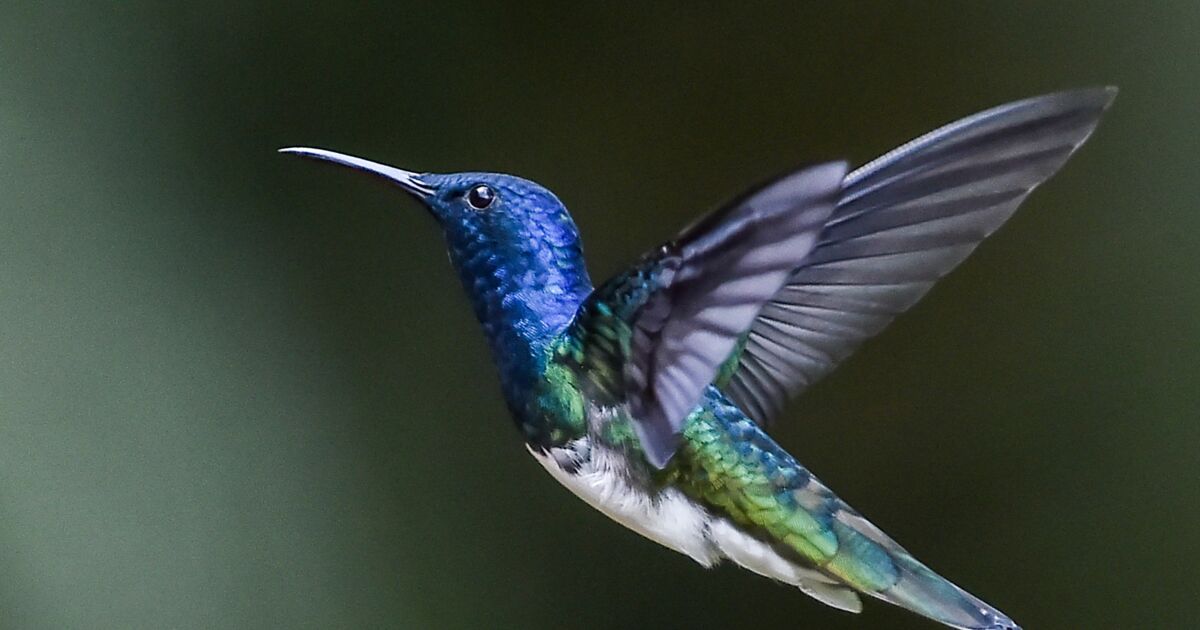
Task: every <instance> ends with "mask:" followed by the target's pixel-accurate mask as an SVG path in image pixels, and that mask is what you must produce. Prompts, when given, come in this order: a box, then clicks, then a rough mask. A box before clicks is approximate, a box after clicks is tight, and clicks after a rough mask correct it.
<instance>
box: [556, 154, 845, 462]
mask: <svg viewBox="0 0 1200 630" xmlns="http://www.w3.org/2000/svg"><path fill="white" fill-rule="evenodd" d="M845 174H846V165H845V164H844V163H831V164H824V165H820V166H815V167H812V168H808V169H805V170H801V171H797V172H794V173H791V174H789V175H786V176H784V177H782V178H779V179H776V180H774V181H773V182H771V183H769V184H767V185H766V186H764V187H762V188H760V189H758V190H756V191H754V192H752V193H750V194H748V195H746V196H744V197H742V198H741V199H739V200H737V201H735V202H733V203H731V204H729V205H727V206H725V207H723V208H721V209H720V210H718V211H716V212H714V213H712V214H710V215H708V216H706V217H704V218H702V219H701V220H700V221H699V222H697V223H696V224H694V225H692V226H691V227H689V228H688V229H686V230H684V231H683V233H681V234H680V235H679V237H678V238H677V239H676V240H674V241H672V242H671V243H668V244H666V245H664V246H663V247H661V248H659V249H658V250H656V251H655V252H653V253H651V254H649V255H647V256H645V257H644V258H643V259H642V260H641V261H640V262H639V263H638V264H637V265H636V266H635V267H634V268H633V269H632V270H630V271H628V272H626V273H624V274H622V275H620V276H617V277H615V278H613V279H612V280H609V281H608V282H606V283H605V284H604V285H602V286H601V287H599V288H598V289H596V291H595V292H593V293H592V295H591V296H589V297H588V299H587V300H586V301H585V302H584V304H583V305H582V306H580V310H579V313H578V314H577V315H576V318H575V321H574V324H573V325H572V329H571V331H570V334H569V339H571V340H572V341H573V342H575V346H574V348H575V351H576V356H575V359H576V361H577V364H578V365H579V366H580V368H581V373H582V374H583V375H584V376H586V377H587V379H588V381H589V382H590V383H592V385H593V386H595V389H597V390H599V391H598V393H600V394H602V395H606V397H607V400H608V401H610V402H611V403H612V404H619V403H620V402H626V403H628V405H629V411H630V415H631V416H632V418H633V424H634V429H635V430H636V432H637V435H638V437H639V438H640V439H641V444H642V447H643V449H644V450H645V453H646V458H647V459H648V460H649V461H650V462H651V463H652V464H654V465H655V466H658V467H660V468H661V467H662V466H663V465H665V464H666V462H667V460H668V459H670V457H671V455H672V454H673V453H674V452H675V448H676V446H677V445H678V442H679V432H680V427H681V426H682V425H683V422H684V420H685V419H686V418H687V416H688V414H690V413H691V411H692V410H693V409H694V408H695V407H696V405H697V404H698V403H699V401H700V398H701V396H702V394H703V392H704V389H705V388H706V387H708V386H709V384H711V383H712V382H713V380H714V378H715V377H716V374H717V371H718V369H719V368H720V367H721V365H722V363H724V362H725V361H726V360H727V359H728V358H729V356H730V355H731V353H732V352H733V350H734V347H735V346H736V345H737V343H738V341H739V339H740V338H741V337H742V335H743V334H744V333H745V332H746V330H747V329H748V328H750V324H751V323H752V322H753V321H754V318H755V316H757V315H758V312H759V309H761V308H762V306H763V304H764V303H766V302H767V301H768V300H770V299H771V297H772V296H774V295H776V294H777V293H778V292H779V289H780V288H781V287H782V286H783V284H784V283H785V282H786V281H787V279H788V276H789V275H790V274H791V272H792V270H794V269H795V268H796V266H797V265H798V264H800V261H801V260H803V259H804V257H805V256H807V255H808V254H809V252H810V251H811V250H812V246H813V244H814V243H815V242H816V239H817V234H818V233H819V232H820V230H821V227H822V226H823V225H825V223H826V221H827V220H828V219H829V216H830V214H831V213H832V212H833V208H834V205H835V203H836V201H837V199H838V194H839V193H840V191H841V186H842V181H843V179H844V178H845Z"/></svg>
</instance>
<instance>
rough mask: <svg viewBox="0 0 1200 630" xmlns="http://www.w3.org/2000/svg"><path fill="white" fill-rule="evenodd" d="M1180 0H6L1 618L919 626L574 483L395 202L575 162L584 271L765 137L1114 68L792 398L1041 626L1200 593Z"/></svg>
mask: <svg viewBox="0 0 1200 630" xmlns="http://www.w3.org/2000/svg"><path fill="white" fill-rule="evenodd" d="M1197 33H1200V4H1197V3H1195V2H1191V1H1183V0H1180V1H1176V2H1156V3H1125V4H1122V5H1118V4H1115V3H1114V4H1110V3H1097V2H1069V3H1068V2H1058V3H1053V4H1052V5H1051V6H1046V4H1045V3H1030V2H1026V3H1011V2H1010V3H983V2H979V3H957V2H940V3H935V2H922V3H902V4H901V3H895V4H893V3H841V4H840V5H834V4H832V3H829V4H823V5H820V6H809V7H790V8H785V7H784V6H783V5H755V4H748V5H746V4H742V5H738V6H736V8H734V7H733V6H730V7H727V8H712V7H702V6H690V5H689V6H684V5H680V6H678V7H675V8H668V7H662V8H651V7H646V6H636V7H635V6H626V7H612V6H609V7H603V8H601V7H599V6H596V7H593V8H590V9H589V8H575V9H569V10H568V9H566V8H564V7H563V6H561V5H560V4H559V3H552V2H546V3H543V4H542V5H540V6H536V5H533V4H526V5H522V6H516V5H512V6H507V5H504V4H486V3H476V2H465V3H463V2H443V3H438V4H429V5H419V6H417V5H414V6H407V5H405V4H403V3H398V2H389V3H377V4H376V5H375V6H370V7H368V6H358V7H353V6H351V5H350V4H348V3H321V4H320V6H314V7H301V6H298V5H292V4H288V3H254V4H252V3H191V4H184V3H140V2H65V3H34V2H8V3H4V5H3V7H2V8H0V348H2V350H0V626H2V627H5V628H130V627H139V628H166V627H173V628H213V627H231V628H232V627H310V628H334V627H343V628H356V627H398V628H476V627H512V628H562V627H572V628H628V627H634V626H639V625H644V626H646V627H654V628H675V627H685V626H686V627H713V628H716V627H746V628H755V627H799V628H835V629H837V628H914V629H915V628H933V627H935V626H934V625H933V624H931V623H929V622H925V621H923V620H920V619H918V618H916V617H914V616H911V615H909V614H907V613H905V612H902V611H899V610H896V609H893V608H891V607H888V606H886V605H884V604H881V603H875V602H867V609H866V612H865V613H864V614H863V615H862V616H853V615H847V614H844V613H839V612H836V611H833V610H830V609H827V608H825V607H823V606H821V605H820V604H817V603H816V602H814V601H812V600H810V599H809V598H807V597H805V596H804V595H802V594H801V593H799V592H797V591H796V590H794V589H791V588H787V587H784V586H780V585H776V584H773V583H771V582H769V581H767V580H765V579H763V578H760V577H757V576H754V575H751V574H749V573H747V572H745V571H740V570H736V569H734V568H731V567H722V568H720V569H717V570H714V571H704V570H702V569H700V568H699V567H698V566H696V565H694V564H693V563H692V562H691V561H690V560H688V559H686V558H685V557H683V556H680V555H677V554H674V553H671V552H669V551H666V550H664V549H662V548H659V547H658V546H656V545H655V544H653V543H651V542H648V541H646V540H643V539H642V538H640V537H638V536H636V535H635V534H633V533H630V532H628V531H626V530H624V529H623V528H621V527H619V526H617V525H615V524H611V523H609V522H608V521H607V520H606V519H605V518H604V517H603V516H601V515H600V514H599V513H597V512H595V511H593V510H591V509H590V508H588V507H587V506H585V505H584V504H583V503H581V502H579V501H578V500H576V499H575V498H574V497H572V496H570V495H569V494H568V493H567V492H566V491H564V490H563V489H561V488H559V487H557V485H556V484H555V482H554V481H553V480H551V479H550V478H549V477H548V476H547V475H545V474H544V473H543V472H542V471H541V470H540V469H539V467H538V466H537V465H536V464H535V463H534V462H533V460H532V459H531V458H529V457H528V455H527V454H526V453H525V451H524V449H523V448H522V447H521V444H520V440H519V438H518V436H517V433H516V432H515V431H514V429H513V428H512V426H511V424H510V422H509V420H508V418H507V417H506V414H505V410H504V407H503V404H502V401H501V399H500V396H499V389H498V387H497V384H496V380H495V378H494V375H493V370H492V367H491V365H490V362H489V359H488V356H487V354H486V349H485V347H484V345H483V343H482V339H481V337H480V335H478V333H477V331H476V330H475V328H476V324H475V322H474V320H473V318H472V317H471V314H470V313H469V309H468V308H467V307H466V303H465V299H464V298H463V296H461V295H460V292H459V288H458V286H457V282H456V281H455V279H454V278H453V276H452V274H451V272H450V270H449V267H448V265H447V264H446V259H445V256H444V254H443V247H442V244H441V242H440V238H439V236H438V234H437V233H436V231H435V229H434V227H433V225H432V224H431V223H430V222H429V221H428V220H427V218H426V217H425V216H424V213H423V212H422V211H420V210H419V209H418V208H417V207H416V206H415V205H414V204H413V203H412V202H411V201H409V200H408V199H407V198H405V197H404V196H402V195H400V194H398V193H396V192H395V191H394V190H392V189H389V188H387V187H384V186H379V185H376V184H375V183H374V182H371V181H368V180H367V179H365V178H362V177H359V176H356V175H354V174H352V173H349V172H346V171H343V170H339V169H334V168H322V167H320V166H317V165H313V164H310V163H304V162H302V161H300V160H297V159H293V158H285V157H281V156H277V155H276V154H275V153H274V150H275V149H276V148H277V147H280V146H287V145H294V144H308V145H313V146H322V147H329V148H334V149H338V150H341V151H346V152H351V153H355V154H358V155H363V156H367V157H371V158H374V159H378V160H381V161H385V162H390V163H393V164H396V165H399V166H405V167H409V168H413V169H417V170H440V171H448V170H465V169H491V170H502V171H509V172H515V173H520V174H523V175H526V176H528V177H531V178H534V179H537V180H539V181H541V182H543V183H545V184H546V185H548V186H550V187H551V188H552V189H554V190H555V191H557V192H558V193H559V194H560V196H561V197H562V198H563V199H564V200H565V201H566V202H567V204H568V205H569V207H570V208H571V209H572V210H573V212H574V214H575V216H576V218H577V220H578V222H579V224H580V226H581V228H582V230H583V232H584V234H585V236H586V238H587V244H588V253H589V257H590V260H591V263H592V273H593V275H594V276H595V277H597V278H603V277H605V276H607V275H609V274H610V273H613V272H615V271H617V270H619V269H620V268H621V267H622V266H623V265H624V264H626V263H627V262H628V261H630V260H631V259H632V258H633V257H634V256H636V255H637V254H638V253H640V252H641V251H642V250H644V249H646V248H648V247H650V246H652V245H654V244H656V243H657V242H659V241H661V240H662V239H664V238H666V237H667V236H668V235H670V234H671V233H673V232H674V230H676V229H677V228H678V227H680V226H682V225H684V224H685V223H686V222H687V221H688V220H689V219H691V218H692V217H694V216H696V215H697V214H698V213H700V212H702V211H703V210H705V209H707V208H709V207H711V206H713V205H714V204H716V203H718V202H719V201H721V200H722V199H723V198H725V197H727V196H729V195H731V194H734V193H736V192H739V191H740V190H741V189H742V188H744V187H745V186H746V185H748V184H749V183H751V182H753V181H755V180H757V179H759V178H761V177H763V176H764V175H767V174H770V173H773V172H776V171H779V170H781V169H784V168H787V167H789V166H792V165H795V164H798V163H803V162H806V161H813V160H824V159H833V158H839V157H846V158H850V159H852V160H853V161H855V162H858V163H861V162H865V161H866V160H868V159H870V158H872V157H874V156H875V155H877V154H879V153H882V152H883V151H885V150H887V149H890V148H892V147H894V146H895V145H897V144H899V143H900V142H902V141H904V140H907V139H909V138H910V137H913V136H915V135H918V134H920V133H923V132H925V131H928V130H930V129H932V128H934V127H935V126H937V125H940V124H942V123H945V122H948V121H950V120H952V119H955V118H958V117H960V116H963V115H966V114H970V113H973V112H975V111H977V110H980V109H984V108H986V107H990V106H993V105H998V104H1000V103H1003V102H1005V101H1008V100H1012V99H1016V98H1020V97H1025V96H1030V95H1034V94H1038V93H1042V92H1047V91H1053V90H1057V89H1062V88H1067V87H1078V86H1085V85H1093V84H1106V83H1111V84H1116V85H1119V86H1120V87H1121V90H1122V92H1121V95H1120V97H1119V98H1118V99H1117V102H1116V105H1115V107H1114V108H1113V110H1112V111H1111V112H1110V113H1109V116H1108V118H1107V120H1106V121H1105V123H1104V124H1103V125H1101V128H1100V130H1099V132H1098V133H1097V134H1096V135H1095V136H1094V137H1093V139H1092V140H1091V142H1090V143H1089V144H1088V145H1087V146H1085V147H1084V149H1083V150H1082V151H1081V152H1080V153H1079V154H1078V155H1077V156H1076V157H1075V159H1073V160H1072V161H1071V162H1070V163H1069V164H1068V165H1067V167H1066V168H1065V170H1064V171H1063V172H1062V173H1061V174H1060V175H1059V176H1057V177H1056V178H1055V179H1054V180H1053V181H1052V182H1051V183H1050V184H1049V185H1047V186H1045V187H1044V188H1043V189H1041V190H1039V191H1038V192H1037V193H1036V194H1034V195H1033V197H1032V198H1031V199H1030V200H1029V202H1028V203H1027V204H1026V205H1025V207H1024V209H1023V211H1022V212H1019V213H1018V214H1017V216H1016V218H1015V219H1014V220H1013V221H1012V222H1011V223H1010V224H1009V225H1008V226H1007V227H1006V228H1005V229H1004V230H1002V231H1001V232H1000V234H999V235H998V236H997V237H995V238H994V239H992V240H991V241H989V242H988V243H987V244H985V245H984V246H983V247H981V248H980V250H979V251H978V252H977V253H976V255H975V256H973V258H972V259H971V260H970V261H969V262H968V263H967V264H965V265H964V266H963V268H961V269H960V270H959V271H958V272H956V273H955V274H953V275H952V276H951V277H950V278H948V279H947V280H946V281H944V282H943V283H942V284H941V285H940V286H939V287H938V289H936V290H935V291H934V292H933V293H932V294H931V295H930V296H929V297H928V298H927V299H926V300H925V301H924V302H922V303H921V304H920V305H919V306H918V307H917V308H915V309H914V310H913V311H912V312H911V313H910V314H909V315H907V316H906V317H904V318H902V319H901V320H900V321H898V322H897V323H896V324H895V325H893V326H892V327H891V328H890V329H889V330H888V331H887V333H886V334H884V335H883V336H882V337H881V338H879V339H878V340H876V341H875V342H872V343H870V344H868V345H867V346H866V347H865V348H864V349H862V350H861V351H860V352H859V353H858V354H857V355H856V357H855V358H854V359H852V360H851V361H850V362H849V363H847V364H846V365H845V366H844V367H843V368H842V369H840V370H839V371H838V372H837V373H836V374H835V375H834V376H832V377H831V378H829V379H827V380H826V381H824V382H823V383H821V385H820V386H818V387H816V388H815V389H814V390H813V391H811V392H810V393H809V395H807V396H806V397H805V398H804V399H802V400H801V401H800V402H799V403H797V404H795V405H794V406H792V407H791V409H790V411H789V415H790V416H791V417H792V420H794V421H789V422H786V423H784V424H782V425H780V426H779V427H778V428H777V429H776V431H775V435H776V436H777V437H778V439H779V440H780V441H781V442H782V443H783V444H784V445H785V446H787V447H788V448H790V449H791V450H792V451H793V452H794V453H796V455H797V456H798V458H799V459H801V460H802V461H803V462H805V463H806V464H807V465H808V466H809V467H810V468H811V469H812V470H813V471H815V472H816V473H817V474H818V475H820V476H821V477H822V478H823V479H824V480H825V481H826V482H827V483H828V484H829V485H830V486H832V487H833V488H834V489H836V490H837V491H839V493H840V494H841V495H842V496H843V497H844V498H845V499H846V500H848V501H849V502H850V503H851V504H853V505H855V506H856V507H858V508H859V509H860V510H861V511H863V512H864V513H865V514H866V515H868V516H869V517H870V518H871V519H872V520H874V521H875V522H876V523H878V524H879V525H880V526H881V527H882V528H883V529H885V530H886V531H888V532H889V533H891V534H892V535H893V536H895V537H896V538H897V539H898V540H899V541H901V542H902V543H903V544H905V545H906V546H907V547H909V548H910V549H911V550H912V551H913V552H914V553H916V554H917V555H918V556H919V557H921V558H922V559H923V560H925V561H926V562H927V563H929V564H930V565H931V566H933V567H935V568H936V569H938V570H939V571H940V572H942V573H944V574H945V575H946V576H947V577H949V578H950V579H952V580H954V581H955V582H957V583H959V584H961V585H963V586H964V587H966V588H968V589H969V590H971V591H973V592H975V593H977V594H979V595H980V596H981V597H983V598H984V599H986V600H987V601H989V602H991V603H993V604H995V605H996V606H998V607H999V608H1001V609H1002V610H1004V611H1006V612H1007V613H1009V614H1011V615H1012V616H1013V617H1014V618H1016V619H1017V620H1018V621H1020V622H1022V623H1023V624H1025V625H1026V627H1028V628H1083V627H1089V628H1134V627H1137V628H1150V627H1153V628H1176V627H1189V626H1191V625H1193V624H1194V621H1195V610H1194V608H1195V603H1196V601H1197V598H1200V575H1197V566H1198V565H1200V536H1197V532H1198V531H1200V466H1198V465H1197V464H1198V457H1197V452H1198V451H1200V417H1198V416H1200V413H1198V410H1200V388H1198V387H1197V382H1198V377H1200V318H1198V317H1197V314H1196V313H1197V309H1198V307H1200V275H1198V274H1197V271H1198V269H1197V267H1198V263H1200V208H1197V204H1196V201H1197V199H1200V177H1198V176H1197V175H1196V173H1195V168H1196V163H1197V159H1196V156H1197V153H1198V151H1200V131H1198V130H1200V127H1198V126H1197V114H1198V113H1200V54H1197V52H1198V51H1200V35H1197Z"/></svg>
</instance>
